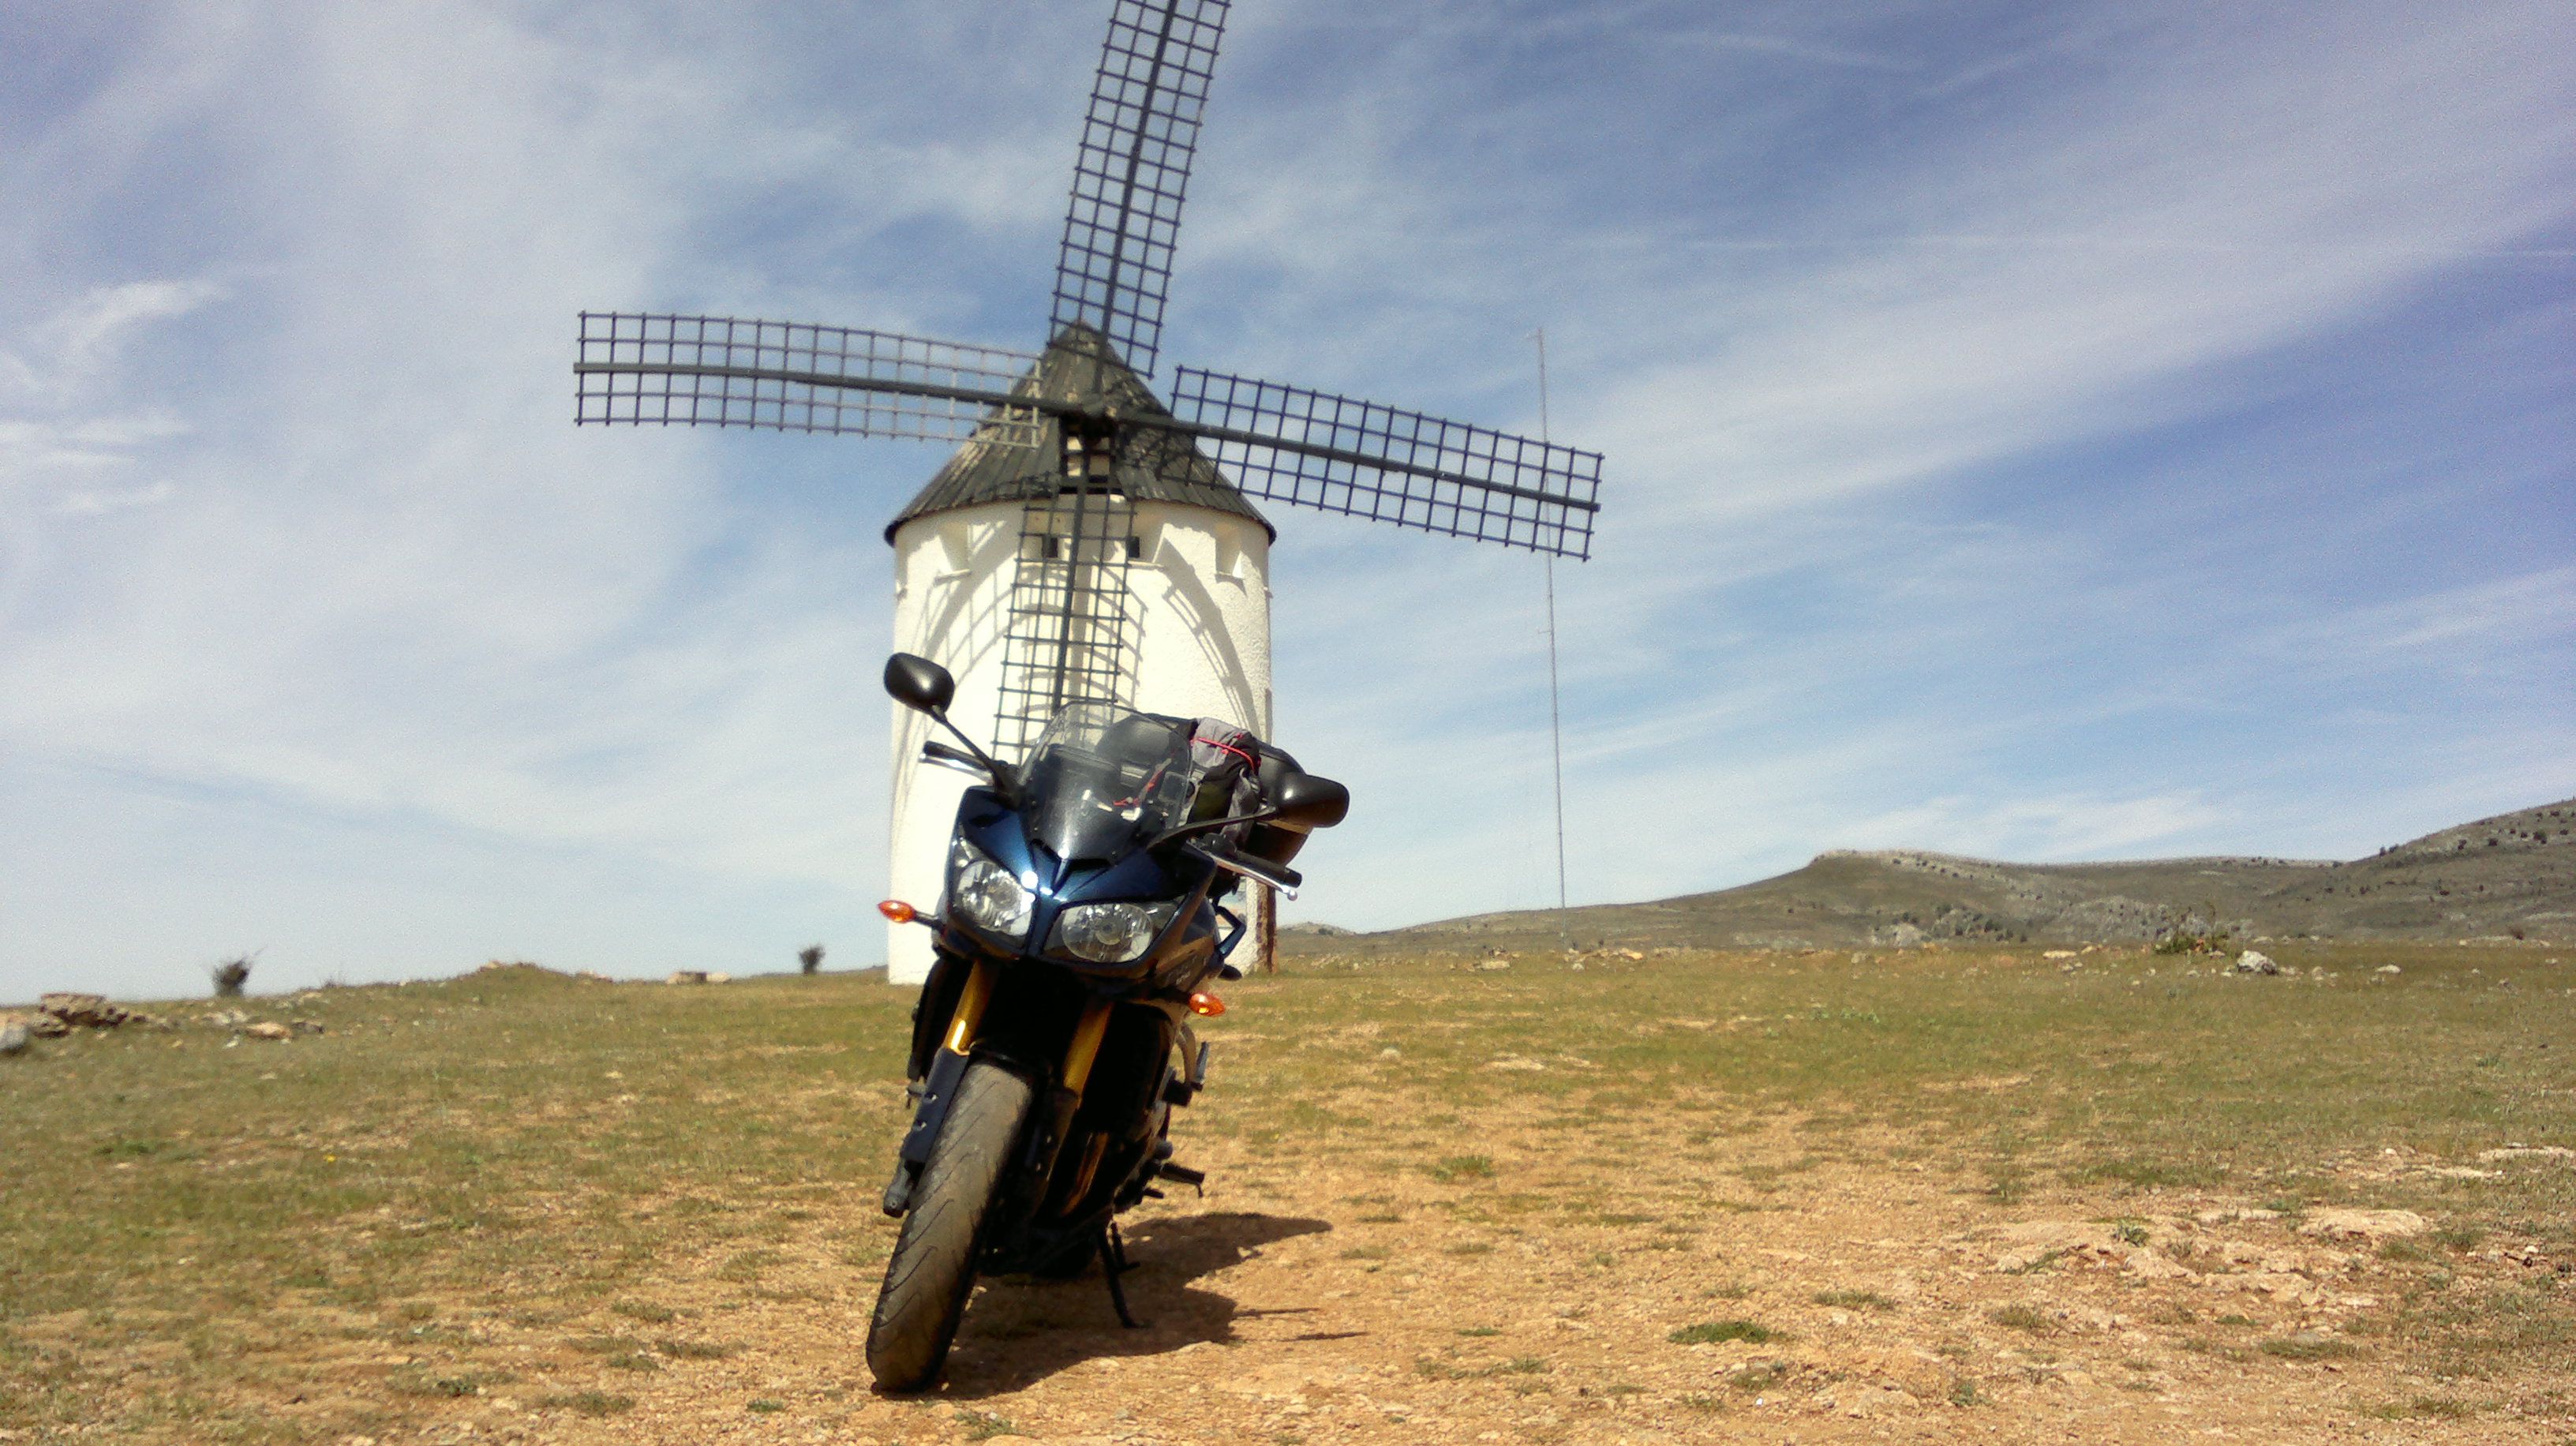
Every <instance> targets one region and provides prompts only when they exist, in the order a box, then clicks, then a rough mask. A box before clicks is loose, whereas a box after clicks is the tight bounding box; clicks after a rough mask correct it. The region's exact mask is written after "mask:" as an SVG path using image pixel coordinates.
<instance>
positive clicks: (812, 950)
mask: <svg viewBox="0 0 2576 1446" xmlns="http://www.w3.org/2000/svg"><path fill="white" fill-rule="evenodd" d="M796 962H797V963H799V964H802V965H804V966H805V972H806V973H808V974H811V973H813V972H814V971H816V970H818V969H820V968H822V967H823V946H822V945H820V944H808V945H806V946H805V947H804V948H802V949H799V950H797V951H796Z"/></svg>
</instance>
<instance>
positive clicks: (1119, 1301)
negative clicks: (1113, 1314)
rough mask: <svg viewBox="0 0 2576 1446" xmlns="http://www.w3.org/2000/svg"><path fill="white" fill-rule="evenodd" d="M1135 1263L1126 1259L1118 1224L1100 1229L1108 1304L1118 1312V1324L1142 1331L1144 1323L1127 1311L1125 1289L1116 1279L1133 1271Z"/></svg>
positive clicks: (1114, 1222)
mask: <svg viewBox="0 0 2576 1446" xmlns="http://www.w3.org/2000/svg"><path fill="white" fill-rule="evenodd" d="M1135 1268H1136V1263H1135V1262H1134V1261H1132V1260H1129V1259H1128V1258H1127V1242H1126V1241H1125V1240H1124V1239H1122V1238H1120V1236H1119V1234H1118V1222H1117V1221H1114V1220H1113V1221H1111V1222H1109V1223H1108V1224H1106V1225H1103V1226H1102V1227H1100V1273H1101V1274H1102V1275H1103V1276H1105V1277H1106V1278H1107V1279H1108V1281H1109V1304H1110V1305H1111V1306H1113V1307H1115V1308H1116V1309H1117V1311H1118V1323H1119V1324H1120V1325H1122V1326H1125V1327H1126V1328H1127V1329H1129V1330H1131V1331H1132V1330H1142V1329H1144V1326H1145V1323H1144V1322H1143V1321H1140V1320H1138V1319H1136V1317H1135V1315H1134V1314H1133V1313H1132V1312H1130V1311H1129V1310H1128V1309H1127V1287H1125V1286H1123V1285H1120V1284H1119V1283H1118V1277H1120V1276H1122V1275H1125V1274H1126V1273H1127V1272H1128V1271H1131V1270H1134V1269H1135Z"/></svg>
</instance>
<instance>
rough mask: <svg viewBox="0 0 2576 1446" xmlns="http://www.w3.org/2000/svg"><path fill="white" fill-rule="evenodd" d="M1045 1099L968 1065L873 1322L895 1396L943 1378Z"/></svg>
mask: <svg viewBox="0 0 2576 1446" xmlns="http://www.w3.org/2000/svg"><path fill="white" fill-rule="evenodd" d="M1033 1098H1035V1092H1034V1091H1033V1090H1032V1089H1031V1088H1030V1086H1029V1082H1028V1081H1027V1080H1024V1079H1022V1078H1020V1077H1019V1076H1018V1075H1016V1074H1013V1073H1011V1072H1010V1071H1009V1070H1007V1069H1004V1068H1002V1067H1001V1066H1000V1065H997V1064H994V1063H992V1062H991V1061H989V1060H980V1059H979V1060H977V1061H975V1062H974V1063H973V1064H970V1065H968V1066H967V1067H966V1075H965V1078H964V1079H963V1080H961V1081H960V1082H959V1084H958V1086H957V1102H956V1104H954V1105H953V1106H951V1107H950V1109H949V1112H948V1120H947V1123H946V1124H945V1125H944V1126H943V1127H942V1128H941V1130H940V1132H939V1143H938V1144H936V1145H934V1146H932V1147H931V1151H930V1161H929V1163H928V1164H926V1165H924V1166H922V1167H921V1181H920V1183H919V1184H918V1185H916V1186H915V1187H914V1188H913V1192H912V1205H911V1209H910V1210H909V1211H907V1212H906V1213H905V1215H904V1217H903V1229H902V1231H901V1232H900V1233H899V1234H897V1235H896V1237H895V1244H894V1256H893V1258H892V1259H889V1260H888V1261H887V1262H886V1273H885V1283H884V1284H883V1285H882V1286H880V1287H878V1290H877V1308H876V1314H875V1316H874V1317H873V1318H871V1319H870V1320H869V1322H868V1370H869V1371H870V1372H871V1373H872V1374H874V1375H875V1377H876V1381H877V1386H878V1388H879V1389H881V1390H886V1391H918V1390H920V1389H922V1388H923V1387H925V1386H928V1385H929V1384H930V1383H931V1382H932V1381H934V1380H936V1379H938V1376H939V1368H940V1367H941V1366H942V1365H944V1364H946V1363H947V1360H948V1347H949V1345H950V1344H951V1343H952V1342H954V1341H955V1340H956V1339H957V1322H958V1320H959V1318H960V1317H962V1316H963V1315H964V1314H965V1312H966V1297H967V1296H969V1295H972V1294H973V1293H974V1291H975V1258H976V1256H977V1254H978V1253H979V1252H980V1251H981V1250H982V1248H983V1244H984V1220H985V1216H986V1215H987V1214H988V1213H989V1212H990V1211H991V1209H992V1206H993V1201H994V1198H995V1197H996V1196H997V1195H998V1194H999V1193H1000V1191H1001V1186H1002V1173H1003V1171H1004V1170H1005V1169H1007V1168H1008V1167H1009V1165H1010V1162H1011V1156H1012V1153H1013V1151H1014V1149H1015V1148H1016V1146H1017V1145H1018V1143H1019V1138H1020V1128H1021V1126H1022V1124H1023V1123H1025V1122H1026V1121H1027V1119H1028V1114H1029V1103H1030V1101H1031V1100H1032V1099H1033Z"/></svg>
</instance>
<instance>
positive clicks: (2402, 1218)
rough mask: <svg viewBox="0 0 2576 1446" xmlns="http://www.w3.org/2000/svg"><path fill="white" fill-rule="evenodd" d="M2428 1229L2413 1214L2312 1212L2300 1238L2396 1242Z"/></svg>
mask: <svg viewBox="0 0 2576 1446" xmlns="http://www.w3.org/2000/svg"><path fill="white" fill-rule="evenodd" d="M2431 1228H2432V1222H2430V1221H2428V1220H2426V1219H2425V1218H2424V1217H2423V1216H2421V1215H2418V1214H2416V1213H2415V1212H2414V1211H2412V1210H2343V1209H2323V1210H2311V1211H2309V1212H2308V1213H2307V1217H2306V1218H2305V1219H2303V1220H2301V1221H2300V1222H2299V1233H2300V1234H2301V1235H2306V1236H2312V1237H2314V1238H2316V1239H2319V1240H2363V1241H2377V1240H2396V1239H2403V1238H2405V1237H2406V1236H2409V1235H2421V1234H2423V1233H2424V1232H2425V1231H2426V1230H2429V1229H2431Z"/></svg>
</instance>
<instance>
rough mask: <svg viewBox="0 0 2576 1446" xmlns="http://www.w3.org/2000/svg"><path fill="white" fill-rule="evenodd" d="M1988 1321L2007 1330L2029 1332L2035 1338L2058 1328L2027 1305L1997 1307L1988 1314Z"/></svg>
mask: <svg viewBox="0 0 2576 1446" xmlns="http://www.w3.org/2000/svg"><path fill="white" fill-rule="evenodd" d="M1986 1319H1988V1320H1990V1321H1993V1322H1994V1323H1995V1324H1997V1325H1999V1326H2003V1327H2006V1328H2007V1329H2011V1330H2017V1331H2028V1332H2030V1333H2031V1334H2032V1335H2035V1336H2044V1335H2046V1334H2048V1333H2049V1332H2050V1331H2052V1330H2055V1329H2056V1328H2057V1327H2056V1325H2055V1323H2054V1322H2052V1321H2050V1320H2049V1318H2048V1317H2047V1316H2044V1315H2042V1314H2040V1313H2039V1312H2038V1311H2037V1310H2034V1309H2032V1308H2031V1307H2029V1306H2026V1305H1999V1306H1996V1307H1995V1308H1994V1309H1993V1310H1990V1311H1987V1312H1986Z"/></svg>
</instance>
